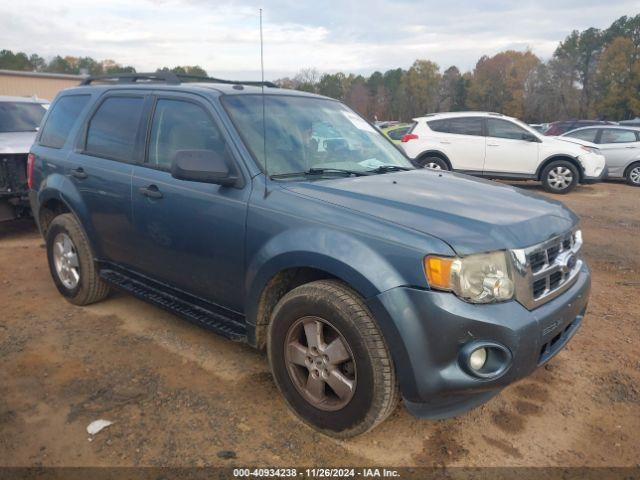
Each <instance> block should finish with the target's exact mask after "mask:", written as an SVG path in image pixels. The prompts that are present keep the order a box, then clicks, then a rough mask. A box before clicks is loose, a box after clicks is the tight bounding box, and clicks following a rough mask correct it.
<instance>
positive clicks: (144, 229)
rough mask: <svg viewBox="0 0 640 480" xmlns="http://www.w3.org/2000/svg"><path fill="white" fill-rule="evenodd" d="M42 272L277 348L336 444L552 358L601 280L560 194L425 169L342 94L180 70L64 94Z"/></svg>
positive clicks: (308, 413)
mask: <svg viewBox="0 0 640 480" xmlns="http://www.w3.org/2000/svg"><path fill="white" fill-rule="evenodd" d="M28 182H29V186H30V193H29V196H30V202H31V206H32V209H33V213H34V217H35V219H36V221H37V223H38V226H39V228H40V231H41V232H42V234H43V236H44V237H45V239H46V246H47V255H48V261H49V267H50V270H51V275H52V276H53V280H54V282H55V284H56V286H57V288H58V290H59V291H60V293H61V294H62V295H64V296H65V297H66V298H67V299H68V300H69V301H70V302H72V303H74V304H76V305H87V304H90V303H93V302H96V301H99V300H102V299H104V298H105V297H106V296H107V295H108V293H109V290H110V289H111V288H118V289H121V290H125V291H127V292H130V293H131V294H133V295H135V296H137V297H140V298H142V299H144V300H146V301H148V302H151V303H153V304H156V305H158V306H160V307H161V308H164V309H166V310H168V311H170V312H173V313H175V314H177V315H180V316H182V317H184V318H186V319H188V320H190V321H193V322H196V323H198V324H201V325H203V326H205V327H207V328H209V329H211V330H214V331H215V332H218V333H220V334H222V335H224V336H226V337H229V338H230V339H232V340H235V341H240V342H247V343H249V344H250V345H253V346H255V347H257V348H259V349H263V350H266V352H267V357H268V361H269V364H270V367H271V371H272V373H273V377H274V380H275V382H276V384H277V386H278V388H279V389H280V391H281V392H282V394H283V396H284V398H285V400H286V402H287V403H288V404H289V406H290V407H291V409H292V410H293V411H294V412H295V413H296V414H297V415H298V416H299V417H300V418H301V419H302V420H303V421H305V422H307V423H308V424H310V425H312V426H313V427H315V428H317V429H318V430H320V431H322V432H324V433H326V434H329V435H332V436H337V437H348V436H353V435H357V434H360V433H363V432H365V431H367V430H369V429H371V428H373V427H374V426H375V425H377V424H378V423H380V422H381V421H383V420H384V419H385V418H386V417H387V416H388V415H389V414H390V413H391V412H392V411H393V410H394V408H395V407H396V405H397V402H398V400H399V398H400V397H402V399H403V403H404V405H405V407H406V408H407V409H408V410H409V411H410V412H411V413H413V414H414V415H417V416H419V417H427V418H444V417H448V416H452V415H456V414H459V413H462V412H465V411H467V410H468V409H470V408H473V407H475V406H477V405H480V404H482V403H484V402H486V401H487V400H489V399H490V398H491V397H493V396H494V395H496V394H497V393H498V392H500V390H501V389H502V388H504V387H505V386H507V385H509V384H510V383H512V382H514V381H516V380H519V379H521V378H523V377H525V376H526V375H528V374H530V373H531V372H533V371H534V370H535V369H536V368H537V367H539V366H540V365H542V364H544V363H545V362H547V361H548V360H549V359H550V358H551V357H553V356H554V355H555V354H556V353H557V352H558V351H559V350H560V349H561V348H562V347H563V346H564V345H565V344H566V343H567V342H568V340H569V339H570V338H571V337H572V336H573V335H574V333H575V332H576V331H577V329H578V328H579V327H580V324H581V321H582V319H583V316H584V314H585V309H586V306H587V301H588V297H589V289H590V274H589V270H588V268H587V265H586V264H585V262H584V260H583V259H582V255H581V246H582V234H581V232H580V230H579V229H578V219H577V218H576V216H575V215H574V214H573V213H572V212H571V211H569V210H568V209H567V208H565V207H564V206H563V205H562V204H560V203H559V202H557V201H553V200H549V199H546V198H542V197H539V196H536V195H534V194H532V193H529V192H526V191H523V190H520V189H516V188H512V187H510V186H506V185H499V184H496V183H492V182H489V181H485V180H479V179H475V178H471V177H468V176H465V175H460V174H456V173H451V172H442V171H430V170H423V169H414V168H413V167H412V165H411V163H410V162H409V160H408V159H407V158H406V157H405V156H404V155H403V154H402V153H401V152H400V151H399V150H398V149H397V148H396V147H395V146H394V145H393V144H392V143H391V142H390V141H389V140H387V139H386V138H385V137H384V136H383V135H382V134H380V133H379V132H378V131H377V130H376V129H375V128H374V127H372V126H371V124H369V123H368V122H367V121H366V120H364V119H363V118H362V117H360V116H359V115H358V114H356V113H355V112H353V111H352V110H350V109H349V108H348V107H346V106H345V105H343V104H342V103H340V102H338V101H335V100H332V99H329V98H324V97H320V96H317V95H311V94H307V93H302V92H295V91H291V90H284V89H279V88H276V87H275V86H272V85H270V84H252V83H251V82H244V83H242V82H229V81H222V80H217V79H210V78H205V79H201V80H199V81H198V82H194V81H188V79H186V78H180V77H178V76H175V75H171V74H147V75H145V74H132V75H123V76H119V77H117V76H116V77H107V78H89V79H87V80H86V81H85V82H84V85H81V86H79V87H76V88H71V89H68V90H64V91H63V92H61V93H60V94H59V95H58V96H57V98H56V99H55V101H54V102H53V104H52V106H51V108H50V109H49V111H48V113H47V114H46V116H45V118H44V119H43V124H42V128H41V129H40V132H39V134H38V136H37V138H36V141H35V144H34V145H33V147H32V148H31V153H30V155H29V159H28Z"/></svg>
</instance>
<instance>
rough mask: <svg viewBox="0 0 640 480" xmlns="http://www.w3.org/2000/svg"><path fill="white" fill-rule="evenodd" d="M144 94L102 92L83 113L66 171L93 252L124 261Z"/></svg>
mask: <svg viewBox="0 0 640 480" xmlns="http://www.w3.org/2000/svg"><path fill="white" fill-rule="evenodd" d="M148 98H149V97H148V95H145V93H144V92H140V91H132V92H127V91H122V90H118V91H112V92H108V93H107V94H105V95H104V96H103V97H102V98H101V99H100V100H99V101H98V102H97V105H96V106H95V107H94V109H93V111H91V112H90V113H89V117H88V118H89V120H88V121H87V123H86V125H85V126H84V130H83V132H82V138H81V140H80V144H79V146H78V148H76V149H75V150H72V151H71V153H70V155H69V157H68V161H67V165H68V171H67V172H66V174H67V175H68V176H69V178H70V180H71V181H72V182H73V183H74V184H75V186H76V188H77V191H78V192H79V193H80V195H81V197H82V202H81V204H82V205H83V208H84V210H85V211H84V212H80V213H79V214H80V215H81V216H84V218H83V223H84V224H85V225H88V229H89V230H91V236H92V240H93V242H92V243H93V245H94V248H95V249H96V252H95V253H96V255H97V256H98V258H100V259H102V260H107V261H109V262H113V263H117V264H120V265H123V266H129V265H131V264H132V263H133V260H134V259H135V256H136V252H135V251H134V250H133V249H132V248H131V243H130V240H131V236H132V231H133V228H132V212H131V177H132V175H133V163H135V162H137V161H140V160H141V159H142V154H143V151H144V134H145V131H146V130H145V128H144V127H145V126H146V115H147V113H146V108H147V102H148V101H149V99H148Z"/></svg>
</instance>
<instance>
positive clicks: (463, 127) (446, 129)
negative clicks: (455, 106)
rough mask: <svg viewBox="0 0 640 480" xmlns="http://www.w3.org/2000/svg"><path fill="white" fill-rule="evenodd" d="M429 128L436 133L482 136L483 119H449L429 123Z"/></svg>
mask: <svg viewBox="0 0 640 480" xmlns="http://www.w3.org/2000/svg"><path fill="white" fill-rule="evenodd" d="M427 125H429V128H430V129H431V130H433V131H435V132H443V133H455V134H456V135H473V136H478V137H481V136H482V118H481V117H467V118H447V119H444V120H432V121H430V122H427Z"/></svg>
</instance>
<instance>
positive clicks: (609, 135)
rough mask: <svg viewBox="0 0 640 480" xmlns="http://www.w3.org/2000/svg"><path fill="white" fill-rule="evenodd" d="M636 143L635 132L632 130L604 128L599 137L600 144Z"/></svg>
mask: <svg viewBox="0 0 640 480" xmlns="http://www.w3.org/2000/svg"><path fill="white" fill-rule="evenodd" d="M637 141H638V139H637V138H636V132H634V131H633V130H618V129H616V128H604V129H603V130H602V135H601V136H600V143H632V142H637Z"/></svg>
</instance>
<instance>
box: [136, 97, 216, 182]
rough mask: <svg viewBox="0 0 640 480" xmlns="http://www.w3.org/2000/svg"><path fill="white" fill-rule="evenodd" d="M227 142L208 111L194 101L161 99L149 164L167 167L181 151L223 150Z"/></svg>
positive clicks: (150, 144) (158, 105)
mask: <svg viewBox="0 0 640 480" xmlns="http://www.w3.org/2000/svg"><path fill="white" fill-rule="evenodd" d="M224 149H225V143H224V140H223V138H222V134H221V133H220V130H219V129H218V127H217V126H216V125H215V124H214V123H213V121H212V120H211V117H210V116H209V115H208V114H207V112H206V111H205V110H204V109H203V108H202V107H200V106H199V105H196V104H194V103H191V102H185V101H182V100H168V99H160V100H158V103H157V104H156V109H155V113H154V114H153V124H152V126H151V140H150V142H149V157H148V158H149V160H148V163H149V164H150V165H152V166H154V167H157V168H160V169H165V170H168V169H170V168H171V163H172V162H173V160H174V158H175V156H176V153H177V152H179V151H180V150H210V151H214V152H219V153H221V154H222V153H223V152H224Z"/></svg>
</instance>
